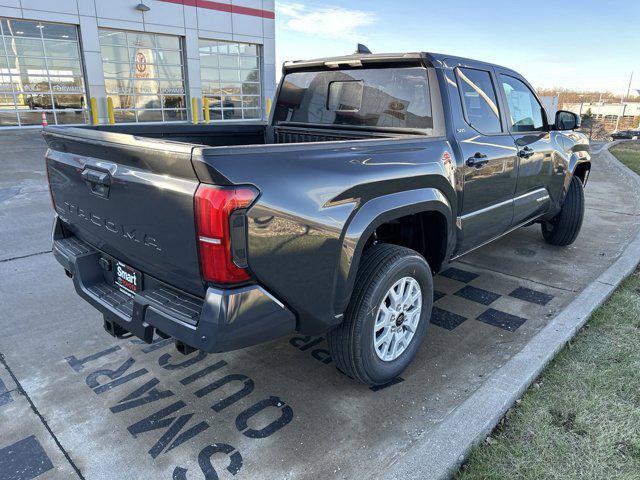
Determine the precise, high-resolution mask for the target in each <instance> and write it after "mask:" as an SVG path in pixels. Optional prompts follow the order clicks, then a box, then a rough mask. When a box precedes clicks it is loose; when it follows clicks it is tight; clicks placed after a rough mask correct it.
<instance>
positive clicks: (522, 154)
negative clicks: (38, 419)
mask: <svg viewBox="0 0 640 480" xmlns="http://www.w3.org/2000/svg"><path fill="white" fill-rule="evenodd" d="M578 126H579V119H578V118H577V116H576V115H575V114H573V113H570V112H564V111H559V112H558V113H557V114H556V115H555V119H554V120H553V121H550V120H549V119H548V118H547V114H546V112H545V110H544V109H543V107H542V106H541V103H540V101H539V99H538V98H537V97H536V94H535V92H534V90H533V89H532V88H531V86H530V85H529V84H528V83H527V82H526V80H525V79H524V78H522V76H520V75H519V74H517V73H516V72H514V71H513V70H509V69H506V68H503V67H499V66H496V65H492V64H488V63H483V62H478V61H474V60H468V59H464V58H457V57H452V56H448V55H440V54H431V53H402V54H355V55H350V56H345V57H336V58H323V59H318V60H309V61H296V62H288V63H286V64H285V65H284V67H283V76H282V80H281V82H280V85H279V87H278V95H277V99H276V101H275V102H274V109H273V112H272V113H271V118H270V121H269V122H268V124H267V125H264V124H224V125H219V124H218V125H186V124H160V125H144V124H138V125H116V126H87V127H49V128H46V129H45V131H44V136H45V138H46V141H47V143H48V145H49V149H48V151H47V154H46V166H47V174H48V180H49V184H50V189H51V197H52V201H53V205H54V208H55V212H56V219H55V225H54V230H53V252H54V254H55V257H56V258H57V260H58V261H59V262H60V263H61V264H62V266H63V267H64V269H65V270H66V272H67V275H68V276H69V277H71V278H72V279H73V283H74V286H75V289H76V291H77V293H78V294H79V295H80V296H81V297H83V298H84V299H86V300H87V301H88V302H89V303H90V304H92V305H93V306H94V307H96V308H97V309H98V310H99V311H100V312H102V314H103V316H104V327H105V329H106V330H107V331H108V332H110V333H111V334H113V335H116V336H122V335H125V334H133V335H136V336H138V337H140V338H142V339H144V340H145V341H147V342H150V341H152V339H153V338H154V335H157V336H159V337H163V338H169V337H173V338H174V339H175V341H176V346H177V347H178V349H179V350H180V351H181V352H183V353H189V352H191V351H193V350H195V349H199V350H203V351H207V352H223V351H229V350H233V349H238V348H243V347H247V346H250V345H254V344H257V343H260V342H265V341H269V340H274V339H276V338H278V337H281V336H284V335H288V334H291V333H294V332H298V333H302V334H306V335H316V334H326V335H327V339H328V344H329V348H330V351H331V355H332V358H333V360H334V361H335V362H336V365H337V366H338V368H339V369H340V370H342V371H343V372H344V373H346V374H347V375H349V376H351V377H353V378H354V379H357V380H359V381H362V382H365V383H367V384H370V385H375V384H383V383H385V382H387V381H389V380H390V379H392V378H393V377H395V376H397V375H398V374H400V373H401V372H402V371H403V369H404V368H405V367H406V366H407V365H408V364H409V362H410V361H411V359H412V358H413V357H414V356H415V354H416V352H417V350H418V348H419V346H420V344H421V342H422V341H423V339H424V337H425V335H426V332H427V326H428V325H429V320H430V315H431V308H432V304H433V279H432V275H433V274H434V273H436V272H438V271H439V270H441V269H442V268H443V266H444V265H446V264H447V262H450V261H451V260H452V259H455V258H457V257H460V256H461V255H464V254H465V253H467V252H469V251H471V250H473V249H475V248H477V247H479V246H481V245H484V244H486V243H487V242H490V241H492V240H495V239H496V238H499V237H501V236H502V235H506V234H507V233H509V232H511V231H513V230H514V229H516V228H518V227H521V226H524V225H529V224H532V223H534V222H535V223H539V224H540V225H541V230H542V238H543V239H544V240H545V241H546V242H548V243H550V244H552V245H558V246H563V245H569V244H570V243H572V242H573V241H574V240H575V238H576V236H577V235H578V233H579V231H580V227H581V224H582V218H583V212H584V194H583V186H584V185H585V184H586V181H587V178H588V175H589V171H590V169H591V161H590V158H591V157H590V154H589V145H588V141H587V139H586V137H585V136H584V135H582V134H580V133H577V132H576V131H575V129H576V128H577V127H578Z"/></svg>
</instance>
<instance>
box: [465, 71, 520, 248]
mask: <svg viewBox="0 0 640 480" xmlns="http://www.w3.org/2000/svg"><path fill="white" fill-rule="evenodd" d="M454 74H455V79H456V85H457V90H458V95H459V98H460V100H459V102H460V103H461V104H462V118H458V119H457V122H456V127H457V128H456V133H455V134H456V137H457V140H458V144H459V146H460V148H461V150H462V155H463V159H464V164H463V167H462V168H463V170H464V189H463V199H462V210H461V214H460V217H459V224H460V227H461V230H462V232H461V235H460V237H461V241H460V242H459V245H458V252H459V253H464V252H466V251H468V250H470V249H472V248H474V247H477V246H478V245H481V244H482V243H484V242H486V241H488V240H491V239H493V238H495V237H497V236H499V235H500V234H501V233H503V232H504V231H505V230H506V229H507V228H508V227H509V226H510V225H511V219H512V217H513V192H514V190H515V187H516V170H515V167H516V153H517V150H516V148H515V145H514V142H513V138H512V137H511V136H510V135H509V133H508V131H507V130H506V128H505V125H504V122H503V120H502V113H501V111H500V102H499V101H498V92H497V88H496V84H495V77H494V74H493V69H492V68H489V67H483V66H478V67H477V68H475V67H474V68H472V67H469V66H461V65H459V66H457V67H456V68H455V69H454ZM454 113H455V112H454Z"/></svg>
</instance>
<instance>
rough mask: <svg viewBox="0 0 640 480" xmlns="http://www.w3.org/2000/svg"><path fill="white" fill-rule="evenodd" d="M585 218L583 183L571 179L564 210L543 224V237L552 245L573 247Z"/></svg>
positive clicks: (563, 206)
mask: <svg viewBox="0 0 640 480" xmlns="http://www.w3.org/2000/svg"><path fill="white" fill-rule="evenodd" d="M583 218H584V189H583V187H582V181H581V180H580V179H579V178H578V177H576V176H574V177H571V183H570V184H569V191H568V192H567V196H566V197H565V199H564V203H563V204H562V209H561V210H560V213H558V214H557V215H556V216H555V217H553V218H552V219H551V220H549V221H547V222H543V223H542V236H543V237H544V239H545V241H546V242H547V243H549V244H551V245H558V246H566V245H571V244H572V243H573V242H574V241H575V239H576V237H577V236H578V234H579V233H580V228H582V219H583Z"/></svg>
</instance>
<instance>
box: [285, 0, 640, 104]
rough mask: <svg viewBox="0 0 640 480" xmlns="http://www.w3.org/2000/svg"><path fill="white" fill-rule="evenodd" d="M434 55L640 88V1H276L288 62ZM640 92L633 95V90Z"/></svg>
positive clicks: (570, 81)
mask: <svg viewBox="0 0 640 480" xmlns="http://www.w3.org/2000/svg"><path fill="white" fill-rule="evenodd" d="M358 42H359V43H364V44H365V45H367V46H368V47H369V49H370V50H371V51H372V52H374V53H384V52H408V51H413V52H415V51H427V52H437V53H447V54H451V55H458V56H463V57H468V58H475V59H478V60H484V61H487V62H491V63H497V64H499V65H503V66H505V67H509V68H512V69H514V70H516V71H517V72H519V73H520V74H522V75H523V76H524V77H525V78H527V80H529V82H530V83H531V84H532V85H533V86H534V87H536V88H558V87H564V88H570V89H577V90H598V91H611V92H614V93H625V92H626V90H627V86H628V83H629V76H630V74H631V72H632V71H633V72H635V73H634V81H633V83H632V88H635V89H640V1H638V0H625V1H623V0H617V1H604V0H600V1H596V0H561V1H550V0H538V1H537V2H532V1H528V2H522V1H517V0H512V1H507V0H476V1H469V0H445V1H442V0H439V1H430V0H422V1H420V0H368V1H362V0H360V1H355V0H328V1H325V2H321V1H315V0H314V1H296V0H292V1H290V0H276V61H277V64H278V65H277V67H276V69H277V70H278V72H277V73H278V77H279V76H280V66H281V65H282V62H284V61H285V60H299V59H306V58H315V57H326V56H333V55H345V54H350V53H353V52H354V51H355V49H356V44H357V43H358ZM632 93H633V92H632Z"/></svg>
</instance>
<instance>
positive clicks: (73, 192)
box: [45, 127, 204, 295]
mask: <svg viewBox="0 0 640 480" xmlns="http://www.w3.org/2000/svg"><path fill="white" fill-rule="evenodd" d="M45 138H46V140H47V143H48V145H49V150H48V151H47V154H46V162H47V172H48V176H49V182H50V185H51V194H52V198H53V201H54V203H55V209H56V212H57V214H58V215H59V216H60V218H61V219H62V220H63V221H64V222H65V226H66V227H67V228H68V230H70V231H71V232H72V233H73V234H75V235H76V236H77V237H79V238H81V239H82V240H84V241H86V242H88V243H90V244H92V245H93V246H94V247H97V248H98V249H100V250H102V251H104V252H105V253H107V254H109V255H111V256H113V257H115V258H116V259H117V260H118V261H120V262H123V263H124V264H126V265H127V266H129V267H132V268H134V269H136V270H139V271H142V273H143V274H145V275H152V276H154V277H156V278H158V279H160V280H162V281H165V282H167V283H169V284H172V285H176V286H179V287H180V288H182V289H184V290H187V291H189V292H191V293H193V294H195V295H202V294H203V293H204V287H203V284H202V281H201V275H200V264H199V260H198V250H197V246H196V227H195V218H194V193H195V191H196V189H197V188H198V184H199V182H198V179H197V177H196V175H195V173H194V170H193V166H192V164H191V152H192V148H193V147H192V146H191V145H189V144H184V143H178V142H171V141H164V140H153V139H147V138H141V137H134V136H132V135H123V134H119V133H112V132H101V131H96V130H91V129H83V128H64V129H62V128H60V129H58V127H54V128H51V129H50V130H47V131H46V132H45Z"/></svg>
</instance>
